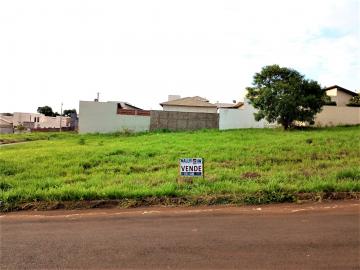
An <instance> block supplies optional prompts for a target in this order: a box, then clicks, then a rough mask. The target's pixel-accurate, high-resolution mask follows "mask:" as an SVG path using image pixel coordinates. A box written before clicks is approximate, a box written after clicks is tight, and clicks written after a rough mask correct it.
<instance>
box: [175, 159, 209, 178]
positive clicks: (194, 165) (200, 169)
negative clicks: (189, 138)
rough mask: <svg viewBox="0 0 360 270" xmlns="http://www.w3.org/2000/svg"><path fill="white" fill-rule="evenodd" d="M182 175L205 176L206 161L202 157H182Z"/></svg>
mask: <svg viewBox="0 0 360 270" xmlns="http://www.w3.org/2000/svg"><path fill="white" fill-rule="evenodd" d="M180 176H204V162H203V159H202V158H181V159H180Z"/></svg>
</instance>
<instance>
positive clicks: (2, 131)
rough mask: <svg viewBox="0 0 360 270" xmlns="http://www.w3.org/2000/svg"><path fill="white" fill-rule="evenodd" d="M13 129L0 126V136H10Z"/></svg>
mask: <svg viewBox="0 0 360 270" xmlns="http://www.w3.org/2000/svg"><path fill="white" fill-rule="evenodd" d="M12 133H14V129H13V127H12V126H5V125H0V134H12Z"/></svg>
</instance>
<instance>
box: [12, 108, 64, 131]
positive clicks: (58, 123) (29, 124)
mask: <svg viewBox="0 0 360 270" xmlns="http://www.w3.org/2000/svg"><path fill="white" fill-rule="evenodd" d="M70 120H71V118H70V117H67V116H56V117H52V116H46V115H44V114H40V113H24V112H14V114H13V125H14V127H17V126H24V127H25V128H27V129H46V128H60V127H62V128H69V127H70Z"/></svg>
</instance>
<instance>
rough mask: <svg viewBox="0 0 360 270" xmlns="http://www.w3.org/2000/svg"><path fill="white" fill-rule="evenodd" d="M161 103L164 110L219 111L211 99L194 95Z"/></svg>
mask: <svg viewBox="0 0 360 270" xmlns="http://www.w3.org/2000/svg"><path fill="white" fill-rule="evenodd" d="M171 97H172V96H169V100H168V101H165V102H162V103H160V105H161V106H162V107H163V110H164V111H176V112H199V113H217V106H216V105H215V104H212V103H210V102H209V100H207V99H205V98H202V97H199V96H194V97H184V98H180V96H178V97H179V98H176V99H172V98H171Z"/></svg>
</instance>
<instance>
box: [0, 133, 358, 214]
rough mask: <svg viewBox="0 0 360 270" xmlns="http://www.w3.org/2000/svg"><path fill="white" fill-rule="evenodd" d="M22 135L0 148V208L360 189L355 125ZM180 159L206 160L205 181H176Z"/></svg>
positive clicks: (243, 198)
mask: <svg viewBox="0 0 360 270" xmlns="http://www.w3.org/2000/svg"><path fill="white" fill-rule="evenodd" d="M22 136H23V135H22ZM19 138H20V139H21V140H24V139H23V137H21V136H19V135H0V140H3V141H4V140H18V139H19ZM25 138H30V139H26V140H31V141H29V142H28V143H25V144H19V145H7V146H2V147H1V148H0V192H1V193H0V201H2V203H1V206H0V209H1V210H2V211H7V210H12V209H16V208H17V207H19V206H20V205H22V204H26V203H34V202H45V203H46V202H63V201H79V200H80V201H86V200H129V201H133V202H134V201H135V202H141V201H143V202H145V201H149V200H155V201H158V202H159V201H160V202H161V200H166V199H169V198H172V199H178V200H182V201H185V202H186V203H188V204H198V203H208V204H209V203H229V202H231V203H268V202H283V201H294V200H296V198H297V195H298V194H299V193H313V194H316V193H321V192H359V191H360V169H359V164H360V151H359V148H360V127H359V126H355V127H337V128H326V129H311V130H302V131H289V132H284V131H282V130H279V129H244V130H232V131H216V130H201V131H196V132H176V133H171V132H170V133H164V132H158V133H144V134H138V135H133V134H105V135H101V134H93V135H78V134H75V133H62V134H59V133H55V134H49V133H32V134H27V135H26V136H25ZM181 157H202V158H204V160H205V177H204V178H194V179H192V180H191V181H183V180H182V179H180V177H179V172H178V161H179V158H181Z"/></svg>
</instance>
